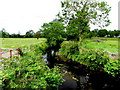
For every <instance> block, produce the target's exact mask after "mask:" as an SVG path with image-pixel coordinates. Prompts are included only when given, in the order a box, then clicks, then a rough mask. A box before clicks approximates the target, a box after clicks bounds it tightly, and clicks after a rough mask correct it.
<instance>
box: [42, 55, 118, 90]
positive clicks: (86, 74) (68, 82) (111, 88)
mask: <svg viewBox="0 0 120 90" xmlns="http://www.w3.org/2000/svg"><path fill="white" fill-rule="evenodd" d="M47 56H50V55H47V54H45V55H44V56H43V59H44V61H45V62H46V63H47V64H48V66H49V67H50V68H53V67H54V66H57V67H58V68H59V69H60V72H61V73H62V74H63V79H64V80H65V81H64V82H63V83H62V85H60V86H59V90H119V88H120V85H119V84H120V79H118V78H117V77H112V76H111V75H109V74H107V73H106V72H104V71H92V70H90V69H89V67H86V66H85V65H82V64H80V63H77V62H75V61H72V60H69V59H67V58H66V57H65V56H63V55H59V54H58V55H56V56H54V57H52V56H51V57H47Z"/></svg>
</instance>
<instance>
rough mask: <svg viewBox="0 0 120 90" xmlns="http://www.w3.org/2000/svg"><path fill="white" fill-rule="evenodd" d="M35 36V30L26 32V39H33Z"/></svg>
mask: <svg viewBox="0 0 120 90" xmlns="http://www.w3.org/2000/svg"><path fill="white" fill-rule="evenodd" d="M33 35H34V31H33V30H29V31H27V32H26V34H25V37H26V38H32V37H33Z"/></svg>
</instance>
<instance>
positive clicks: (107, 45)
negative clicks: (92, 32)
mask: <svg viewBox="0 0 120 90" xmlns="http://www.w3.org/2000/svg"><path fill="white" fill-rule="evenodd" d="M93 39H107V40H106V41H102V42H93V41H92V40H90V39H89V40H87V42H86V43H85V44H84V45H83V47H84V48H87V49H91V48H92V49H103V50H106V51H109V52H111V53H118V39H117V38H102V37H101V38H93Z"/></svg>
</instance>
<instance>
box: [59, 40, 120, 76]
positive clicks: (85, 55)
mask: <svg viewBox="0 0 120 90" xmlns="http://www.w3.org/2000/svg"><path fill="white" fill-rule="evenodd" d="M60 54H63V55H65V56H67V58H69V59H70V60H73V61H76V62H79V63H80V64H83V65H86V66H87V67H89V68H90V69H91V70H95V71H96V70H101V69H102V70H104V71H106V72H107V73H109V74H111V75H112V76H117V75H119V74H120V68H119V67H120V64H119V59H118V60H114V61H112V60H111V58H110V57H109V56H108V54H107V53H106V52H103V50H100V49H98V48H97V49H92V48H89V49H86V48H83V47H82V46H81V45H80V44H79V43H78V42H74V41H68V42H64V43H62V45H61V49H60Z"/></svg>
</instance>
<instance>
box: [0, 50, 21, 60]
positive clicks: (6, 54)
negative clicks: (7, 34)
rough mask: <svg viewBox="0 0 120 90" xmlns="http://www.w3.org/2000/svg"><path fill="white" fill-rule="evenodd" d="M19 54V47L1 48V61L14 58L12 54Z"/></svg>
mask: <svg viewBox="0 0 120 90" xmlns="http://www.w3.org/2000/svg"><path fill="white" fill-rule="evenodd" d="M15 55H17V56H19V50H18V49H10V48H0V62H2V61H4V60H6V59H8V58H10V59H12V56H15Z"/></svg>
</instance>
